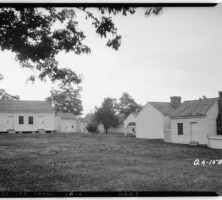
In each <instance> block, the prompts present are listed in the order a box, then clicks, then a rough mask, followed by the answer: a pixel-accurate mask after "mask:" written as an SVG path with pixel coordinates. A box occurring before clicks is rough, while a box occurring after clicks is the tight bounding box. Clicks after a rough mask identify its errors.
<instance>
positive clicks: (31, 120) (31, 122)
mask: <svg viewBox="0 0 222 200" xmlns="http://www.w3.org/2000/svg"><path fill="white" fill-rule="evenodd" d="M33 121H34V120H33V116H29V124H33Z"/></svg>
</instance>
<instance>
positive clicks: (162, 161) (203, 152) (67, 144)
mask: <svg viewBox="0 0 222 200" xmlns="http://www.w3.org/2000/svg"><path fill="white" fill-rule="evenodd" d="M197 158H199V159H201V160H202V159H205V160H206V161H209V160H212V159H222V150H214V149H209V148H207V147H191V146H187V145H179V144H167V143H164V142H163V141H158V140H144V139H136V138H132V137H124V136H122V135H117V134H108V135H88V134H86V135H82V134H42V135H40V134H21V135H13V134H0V191H216V192H218V193H219V194H220V195H222V165H210V166H209V165H207V166H194V165H193V162H194V160H195V159H197Z"/></svg>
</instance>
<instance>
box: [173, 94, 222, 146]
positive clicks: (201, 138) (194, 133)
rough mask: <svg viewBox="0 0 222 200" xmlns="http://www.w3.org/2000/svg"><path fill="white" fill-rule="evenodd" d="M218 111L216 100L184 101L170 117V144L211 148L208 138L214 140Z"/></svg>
mask: <svg viewBox="0 0 222 200" xmlns="http://www.w3.org/2000/svg"><path fill="white" fill-rule="evenodd" d="M218 111H219V109H218V98H208V99H207V98H205V99H199V100H192V101H184V103H182V104H181V105H180V106H179V108H178V109H177V110H176V111H175V112H174V113H173V114H172V115H171V139H170V142H173V143H182V144H205V145H206V144H208V146H210V147H211V142H210V143H209V140H208V137H209V138H212V140H214V138H216V136H217V124H216V119H217V116H218ZM210 141H211V140H210ZM221 141H222V140H221ZM221 145H222V143H221ZM221 148H222V146H221Z"/></svg>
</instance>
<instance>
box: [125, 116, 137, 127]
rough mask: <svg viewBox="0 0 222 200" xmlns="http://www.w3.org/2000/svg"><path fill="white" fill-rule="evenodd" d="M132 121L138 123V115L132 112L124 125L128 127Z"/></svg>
mask: <svg viewBox="0 0 222 200" xmlns="http://www.w3.org/2000/svg"><path fill="white" fill-rule="evenodd" d="M130 122H135V123H136V117H135V116H134V115H133V114H132V113H131V114H129V116H128V117H127V118H126V119H125V120H124V127H125V128H126V127H127V126H128V124H129V123H130Z"/></svg>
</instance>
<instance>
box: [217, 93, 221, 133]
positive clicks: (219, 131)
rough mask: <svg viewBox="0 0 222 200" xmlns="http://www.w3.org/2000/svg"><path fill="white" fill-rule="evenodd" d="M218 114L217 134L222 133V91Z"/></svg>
mask: <svg viewBox="0 0 222 200" xmlns="http://www.w3.org/2000/svg"><path fill="white" fill-rule="evenodd" d="M218 94H219V98H218V108H219V112H218V116H217V135H222V91H219V92H218Z"/></svg>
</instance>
